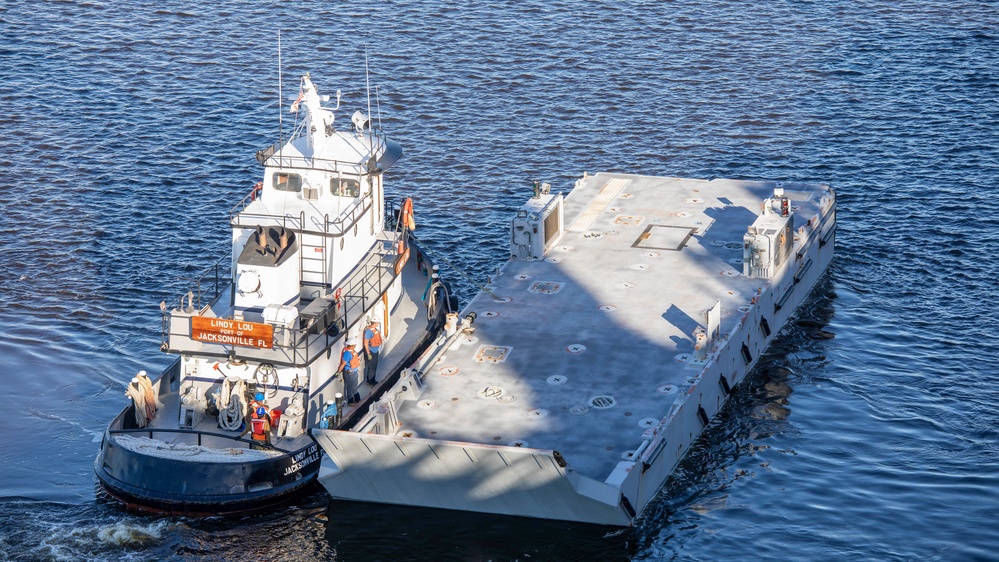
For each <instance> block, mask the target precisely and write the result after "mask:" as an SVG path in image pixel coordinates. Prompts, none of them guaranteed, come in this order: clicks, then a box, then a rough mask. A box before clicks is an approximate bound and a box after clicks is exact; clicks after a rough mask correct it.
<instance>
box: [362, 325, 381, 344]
mask: <svg viewBox="0 0 999 562" xmlns="http://www.w3.org/2000/svg"><path fill="white" fill-rule="evenodd" d="M368 332H371V337H370V338H368V346H369V347H381V345H382V334H381V333H380V332H379V331H378V329H377V328H368V329H367V330H365V332H364V335H368Z"/></svg>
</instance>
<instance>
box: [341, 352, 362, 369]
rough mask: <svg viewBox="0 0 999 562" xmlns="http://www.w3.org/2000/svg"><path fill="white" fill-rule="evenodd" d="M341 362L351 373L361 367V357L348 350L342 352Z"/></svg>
mask: <svg viewBox="0 0 999 562" xmlns="http://www.w3.org/2000/svg"><path fill="white" fill-rule="evenodd" d="M343 361H344V363H346V364H347V368H348V369H350V370H351V371H356V370H357V369H358V367H360V366H361V356H360V355H358V353H357V352H356V351H353V350H350V349H345V350H343Z"/></svg>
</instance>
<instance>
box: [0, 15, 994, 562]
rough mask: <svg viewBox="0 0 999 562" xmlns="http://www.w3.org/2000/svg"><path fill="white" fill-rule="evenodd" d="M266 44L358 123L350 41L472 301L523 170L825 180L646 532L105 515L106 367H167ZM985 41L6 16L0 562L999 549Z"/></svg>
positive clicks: (403, 167)
mask: <svg viewBox="0 0 999 562" xmlns="http://www.w3.org/2000/svg"><path fill="white" fill-rule="evenodd" d="M154 5H155V7H154ZM279 28H280V29H281V30H282V44H283V69H282V70H283V77H284V96H285V97H286V98H287V97H290V96H292V95H293V91H294V90H296V88H297V77H298V75H300V74H301V73H302V72H305V71H310V72H312V75H313V77H314V79H315V81H316V82H317V84H318V85H319V87H320V88H321V89H322V90H323V91H325V92H328V93H331V92H332V91H333V90H335V89H336V88H340V89H342V90H343V92H344V102H343V103H344V107H345V108H347V109H348V113H346V115H349V112H352V111H353V110H354V109H358V108H363V107H365V105H366V100H365V95H364V52H365V49H367V52H368V53H369V60H370V69H371V77H372V84H373V85H377V86H378V97H377V101H378V104H377V105H378V107H380V113H381V118H382V123H383V126H384V127H385V128H386V129H387V130H388V131H389V132H390V133H391V134H392V135H393V136H394V137H395V138H396V139H397V140H399V141H400V142H402V143H403V145H404V147H405V149H406V154H405V157H404V159H403V160H402V161H401V162H400V164H398V165H397V167H396V168H394V169H393V170H392V171H391V172H390V174H389V177H388V179H387V182H388V185H389V186H390V187H389V189H390V190H392V191H393V193H395V194H402V193H406V194H412V195H413V196H414V199H415V200H416V210H417V221H418V223H419V230H418V234H419V235H420V236H421V237H422V238H423V239H424V240H425V241H426V242H427V243H428V245H429V246H430V247H431V248H433V250H434V251H435V252H436V253H437V254H438V255H439V256H440V257H442V258H444V259H446V260H448V262H450V263H453V264H454V265H455V266H457V267H459V268H460V269H461V270H462V272H464V273H465V274H466V275H467V276H468V277H467V278H466V277H462V276H461V275H459V274H458V272H457V271H454V270H450V269H449V270H447V271H446V273H448V275H449V276H450V277H451V278H452V279H453V281H454V284H455V286H456V288H457V290H458V293H459V296H460V297H461V298H462V299H463V300H465V301H467V299H468V298H469V297H470V296H471V295H472V294H474V291H475V290H476V289H475V285H474V282H479V281H482V280H484V279H485V277H486V276H487V275H489V274H490V273H491V272H492V271H493V270H494V269H495V268H496V266H497V265H498V264H499V262H500V260H502V259H504V256H505V255H506V224H507V220H508V218H509V217H510V216H511V213H512V211H513V209H514V208H516V207H518V206H519V205H520V204H521V203H522V202H523V201H524V200H525V198H526V197H528V196H529V193H530V191H529V188H530V180H533V179H541V180H544V181H549V182H551V183H552V185H553V186H554V187H555V189H568V188H569V186H570V185H571V181H572V180H573V179H575V178H576V177H578V176H579V175H581V174H582V173H583V172H584V171H587V172H590V173H593V172H597V171H615V172H634V173H644V174H663V175H678V176H689V177H704V178H710V177H736V178H760V179H775V180H805V181H820V182H827V183H829V184H831V185H833V186H834V187H835V188H836V189H837V190H838V193H839V196H840V207H839V209H840V213H839V236H838V241H837V258H836V260H835V262H834V264H833V266H832V268H831V271H830V273H829V275H828V278H827V279H826V280H825V281H824V282H823V283H822V284H821V286H820V287H819V288H818V290H817V291H816V294H815V296H814V298H813V300H812V301H811V302H810V303H809V305H808V306H807V307H806V308H805V309H803V310H802V311H801V313H800V317H799V318H798V319H797V321H796V322H794V323H793V324H791V325H789V326H787V327H786V328H785V329H784V330H783V331H782V334H783V337H782V338H781V339H780V340H779V341H778V342H777V344H776V345H775V346H774V347H773V348H771V350H770V352H769V353H768V355H767V356H766V357H765V360H764V361H763V362H762V365H761V367H760V368H759V369H758V371H757V372H756V373H755V374H754V376H753V377H752V379H751V380H750V382H749V384H747V385H746V386H744V387H743V388H742V389H741V392H740V393H739V394H738V395H737V396H736V398H735V399H734V400H733V401H731V402H730V403H729V405H728V406H727V407H726V409H725V410H724V412H723V414H722V415H721V416H720V418H719V419H718V420H717V422H716V423H715V424H713V425H712V426H711V427H710V428H709V430H708V431H707V432H706V434H705V437H704V438H703V439H702V440H701V441H700V442H699V444H698V446H697V447H695V448H694V449H693V451H692V452H691V454H690V455H689V456H688V457H687V459H686V460H685V461H684V462H683V463H682V465H681V466H680V468H679V470H678V471H677V473H676V476H675V477H674V478H672V479H671V480H670V481H669V483H668V485H667V487H666V488H665V489H664V490H663V492H662V494H661V496H660V498H659V500H658V501H657V502H656V503H655V504H654V505H653V506H652V507H651V508H650V509H649V510H648V512H647V513H646V515H645V517H644V518H643V519H642V520H641V521H640V522H639V523H638V525H637V526H636V527H635V528H634V529H628V530H622V531H615V530H613V529H605V528H593V527H588V526H580V525H572V524H566V523H557V522H538V521H525V520H516V519H506V518H498V517H491V516H481V515H470V514H462V513H450V512H437V511H428V510H421V509H411V508H392V507H385V506H374V505H361V504H352V503H342V502H329V501H327V499H326V498H325V496H324V495H323V494H322V492H321V491H317V492H316V493H315V494H313V495H312V496H310V497H308V498H306V499H304V500H302V501H301V502H300V503H299V504H298V505H296V506H293V507H291V508H288V509H286V510H282V511H279V512H275V513H273V514H269V515H268V516H266V517H256V518H252V519H245V520H238V521H230V520H208V521H203V520H185V519H178V518H154V517H142V516H136V515H132V514H129V513H126V512H123V511H121V510H119V509H118V508H116V507H115V506H113V505H108V504H106V503H104V502H103V501H101V500H100V499H99V498H97V496H96V494H95V489H94V477H93V471H92V461H93V458H94V456H95V455H96V453H97V448H98V441H99V438H100V432H101V431H102V429H103V426H104V424H106V423H107V421H108V420H109V419H110V418H111V417H113V416H114V415H115V414H116V413H117V412H118V411H119V410H120V408H121V407H123V406H124V404H125V400H126V399H125V398H124V395H123V391H124V384H125V382H127V381H128V380H129V379H130V378H131V376H132V374H133V373H134V372H135V371H137V370H138V369H143V368H144V369H147V370H149V371H156V370H158V369H159V368H162V367H163V366H165V365H166V364H167V362H168V360H169V358H168V357H166V356H164V355H162V354H160V353H159V352H158V345H159V314H158V304H159V302H160V301H161V300H168V301H169V300H170V299H171V298H173V297H175V296H176V295H177V294H179V293H180V292H182V291H185V290H186V288H187V282H188V280H189V279H190V278H191V277H193V276H194V275H195V274H196V273H197V272H198V271H200V270H201V269H203V268H205V267H207V266H208V265H210V264H212V263H213V262H214V261H215V260H216V259H217V258H218V257H220V256H221V255H222V254H223V253H224V252H225V251H226V245H227V243H228V226H227V219H228V215H227V211H228V209H229V207H230V206H231V205H232V204H234V203H236V202H237V201H238V200H239V199H240V198H241V197H242V196H243V195H245V194H246V193H247V192H248V190H249V188H250V186H251V185H252V184H253V183H254V182H255V181H256V180H257V174H258V173H259V169H258V168H257V166H256V163H255V161H254V160H253V152H254V151H255V150H257V149H258V148H262V147H263V146H265V145H268V144H270V143H271V142H273V141H274V140H275V139H276V138H277V136H278V124H277V117H278V110H277V99H278V80H277V78H278V61H277V31H278V29H279ZM997 30H999V4H997V3H996V2H994V1H991V2H959V1H958V2H954V1H951V2H943V1H939V0H925V1H919V2H916V1H911V2H910V1H901V2H899V1H896V2H890V3H889V2H884V3H878V2H855V1H851V2H845V1H829V2H806V1H796V2H792V1H776V2H768V3H756V4H750V3H744V2H730V1H716V2H687V1H678V2H603V3H597V2H583V1H575V0H567V1H565V2H559V3H551V2H543V1H539V0H525V1H521V2H509V3H508V2H475V3H469V5H465V4H463V3H450V2H446V3H440V2H429V1H408V2H371V3H309V2H285V3H281V4H279V5H276V6H265V5H263V4H261V3H253V4H249V3H241V2H225V1H222V2H212V3H181V2H176V1H173V0H160V1H159V2H154V3H147V2H134V1H121V2H106V1H97V0H95V1H91V2H38V1H32V2H26V1H18V0H8V1H7V2H6V3H4V4H3V6H2V7H0V173H2V176H0V206H2V207H0V209H2V213H0V216H2V219H0V220H2V223H0V224H2V228H0V333H2V337H0V362H2V363H0V364H2V374H0V376H2V379H0V380H2V387H0V412H2V416H3V420H4V423H3V425H4V428H5V432H4V435H3V444H4V446H3V453H2V455H0V559H12V560H81V559H97V560H150V559H194V560H199V559H200V560H217V559H230V560H256V559H268V560H313V559H336V560H406V559H415V560H430V559H444V560H449V559H454V560H590V559H596V560H614V559H631V560H828V559H836V560H948V561H949V560H999V530H997V529H999V524H997V521H999V444H997V443H999V414H997V410H999V408H997V404H999V389H997V388H999V385H997V381H999V374H997V373H999V338H997V328H996V326H997V325H999V306H997V304H996V300H995V297H996V294H997V292H999V290H997V289H999V288H997V281H996V280H997V279H999V260H997V258H996V256H997V255H999V206H997V204H996V197H997V195H999V31H997ZM286 115H287V114H286ZM346 115H344V114H341V118H342V119H343V118H344V117H346ZM344 123H345V122H344ZM285 127H287V123H286V124H285ZM286 132H287V129H286Z"/></svg>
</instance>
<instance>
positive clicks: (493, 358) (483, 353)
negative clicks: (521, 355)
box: [475, 345, 513, 363]
mask: <svg viewBox="0 0 999 562" xmlns="http://www.w3.org/2000/svg"><path fill="white" fill-rule="evenodd" d="M511 349H513V348H511V347H506V346H500V345H484V346H482V347H480V348H479V351H477V352H476V353H475V360H476V361H478V362H479V363H486V362H488V363H502V362H503V361H506V356H507V355H509V354H510V350H511Z"/></svg>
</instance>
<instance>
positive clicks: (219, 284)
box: [162, 251, 232, 314]
mask: <svg viewBox="0 0 999 562" xmlns="http://www.w3.org/2000/svg"><path fill="white" fill-rule="evenodd" d="M231 284H232V252H231V251H230V252H228V253H227V254H226V255H224V256H222V258H220V259H219V260H218V261H217V262H215V263H214V264H212V265H210V266H208V268H207V269H205V270H204V271H202V272H201V274H200V275H199V276H198V277H197V278H195V280H194V282H193V283H192V284H191V286H190V288H189V289H188V291H187V292H186V293H184V294H182V295H180V296H179V297H177V298H175V299H174V300H173V302H171V303H170V305H169V306H164V307H162V308H163V312H164V314H168V313H169V312H170V311H171V310H186V311H194V310H201V309H202V308H204V306H206V305H210V304H214V303H215V301H216V300H218V298H219V297H220V296H222V295H223V294H228V288H229V286H230V285H231ZM185 299H187V305H186V306H185V304H184V300H185Z"/></svg>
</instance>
